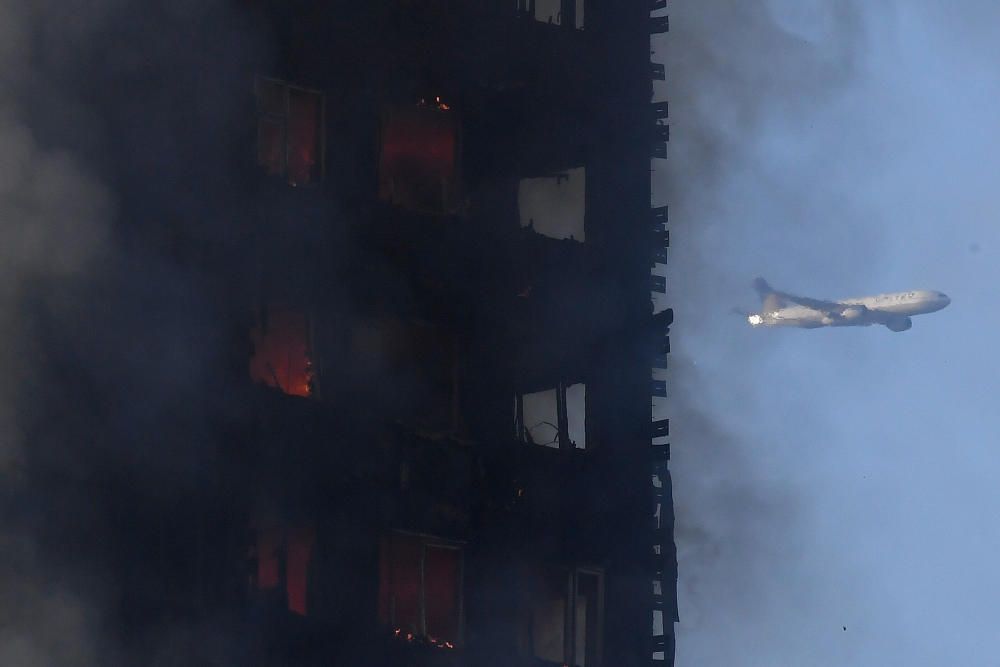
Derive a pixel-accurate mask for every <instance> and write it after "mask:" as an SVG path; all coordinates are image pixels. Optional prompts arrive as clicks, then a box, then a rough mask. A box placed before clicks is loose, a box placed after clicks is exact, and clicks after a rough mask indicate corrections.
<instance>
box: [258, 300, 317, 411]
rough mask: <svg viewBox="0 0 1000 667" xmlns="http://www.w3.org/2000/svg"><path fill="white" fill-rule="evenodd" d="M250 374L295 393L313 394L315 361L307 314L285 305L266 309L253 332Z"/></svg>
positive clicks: (288, 392)
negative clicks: (311, 358) (312, 358)
mask: <svg viewBox="0 0 1000 667" xmlns="http://www.w3.org/2000/svg"><path fill="white" fill-rule="evenodd" d="M250 338H251V340H252V342H253V346H254V354H253V357H252V358H251V359H250V377H251V378H252V379H253V380H254V381H255V382H260V383H263V384H266V385H268V386H269V387H274V388H276V389H280V390H281V391H283V392H285V393H286V394H292V395H294V396H309V395H310V393H311V387H310V383H311V380H312V363H311V361H310V357H309V322H308V320H307V319H306V316H305V315H304V314H303V313H301V312H297V311H295V310H290V309H287V308H282V307H271V308H268V309H266V311H265V312H264V313H262V316H261V317H260V318H259V320H258V322H257V325H256V326H255V327H254V328H253V330H252V331H251V332H250Z"/></svg>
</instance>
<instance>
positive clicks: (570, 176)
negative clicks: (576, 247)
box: [517, 167, 587, 242]
mask: <svg viewBox="0 0 1000 667" xmlns="http://www.w3.org/2000/svg"><path fill="white" fill-rule="evenodd" d="M586 192H587V170H586V168H585V167H579V168H576V169H570V170H568V171H567V172H565V173H562V174H556V175H554V176H543V177H540V178H524V179H521V182H520V184H519V186H518V190H517V204H518V212H519V215H520V221H521V226H522V227H528V228H530V229H532V230H533V231H535V232H537V233H538V234H541V235H542V236H548V237H550V238H554V239H574V240H576V241H580V242H583V241H586V239H587V235H586V229H585V225H584V219H585V217H586Z"/></svg>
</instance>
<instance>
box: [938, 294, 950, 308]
mask: <svg viewBox="0 0 1000 667" xmlns="http://www.w3.org/2000/svg"><path fill="white" fill-rule="evenodd" d="M938 299H939V300H940V301H941V307H942V308H943V307H944V306H947V305H948V304H949V303H951V297H949V296H948V295H947V294H945V293H944V292H938Z"/></svg>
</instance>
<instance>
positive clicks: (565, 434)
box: [514, 378, 595, 452]
mask: <svg viewBox="0 0 1000 667" xmlns="http://www.w3.org/2000/svg"><path fill="white" fill-rule="evenodd" d="M575 385H583V387H584V398H583V429H584V431H583V437H584V442H583V446H582V447H578V446H577V445H576V443H574V442H573V441H572V440H571V439H570V434H569V410H568V403H567V399H566V390H567V389H569V388H570V387H572V386H575ZM543 391H555V392H556V425H555V426H556V431H557V434H556V440H555V441H554V442H558V444H559V446H558V447H551V446H550V445H549V444H547V443H540V442H535V441H534V440H532V439H531V437H530V435H529V434H528V428H529V427H528V426H527V425H526V424H525V423H524V397H525V395H526V394H536V393H541V392H543ZM590 396H591V387H590V385H589V383H588V382H587V380H586V378H578V379H576V380H574V381H567V380H560V381H559V382H557V383H556V384H555V386H550V385H545V386H543V387H542V388H540V389H535V390H524V391H518V392H516V393H515V394H514V439H515V440H517V441H518V442H519V443H521V444H524V445H528V446H534V447H545V448H547V449H558V450H560V451H563V450H568V451H577V452H587V451H590V450H592V449H594V448H595V443H594V439H593V433H594V429H593V426H592V424H591V422H592V418H593V411H592V409H591V405H592V401H591V398H590Z"/></svg>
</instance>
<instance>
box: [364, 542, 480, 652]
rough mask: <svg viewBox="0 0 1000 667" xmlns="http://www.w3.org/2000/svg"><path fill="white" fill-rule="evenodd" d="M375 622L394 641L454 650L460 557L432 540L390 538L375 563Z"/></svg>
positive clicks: (458, 634)
mask: <svg viewBox="0 0 1000 667" xmlns="http://www.w3.org/2000/svg"><path fill="white" fill-rule="evenodd" d="M379 572H380V575H379V578H380V581H379V603H378V613H379V621H380V622H381V623H382V624H384V625H386V626H388V627H390V628H392V629H393V632H394V633H395V634H396V636H397V637H400V638H402V639H405V640H407V641H421V642H424V643H428V644H431V645H434V646H437V647H439V648H448V649H450V648H454V647H455V645H456V644H458V642H459V639H460V637H461V633H462V627H461V620H462V551H461V549H460V548H459V547H458V546H457V545H454V544H446V543H444V542H441V541H438V540H435V539H433V538H428V537H422V536H416V535H406V534H403V533H392V534H390V535H387V536H385V537H383V538H382V541H381V546H380V557H379Z"/></svg>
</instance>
